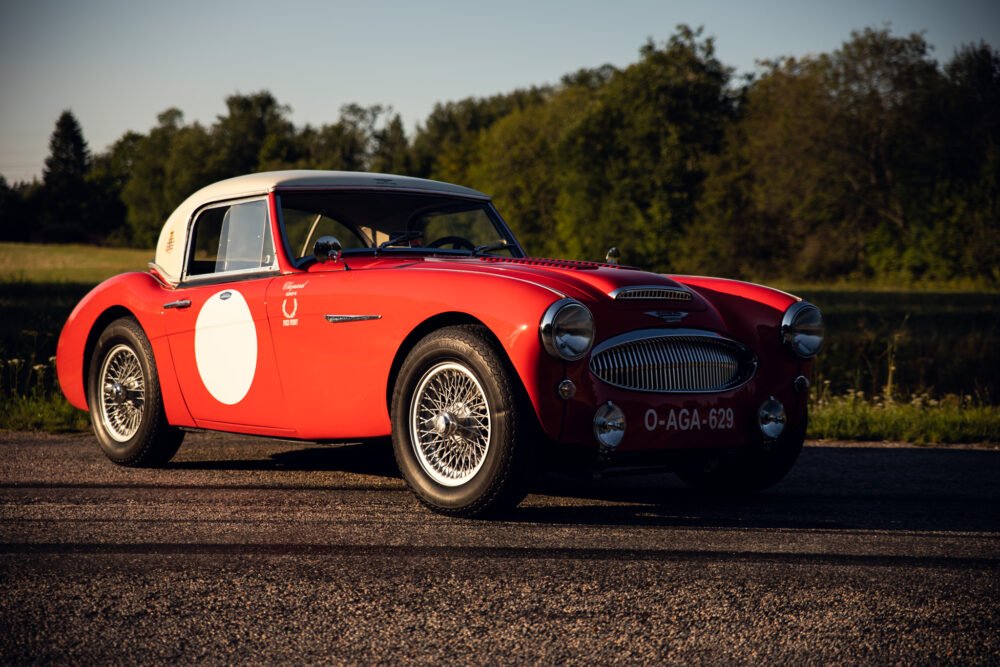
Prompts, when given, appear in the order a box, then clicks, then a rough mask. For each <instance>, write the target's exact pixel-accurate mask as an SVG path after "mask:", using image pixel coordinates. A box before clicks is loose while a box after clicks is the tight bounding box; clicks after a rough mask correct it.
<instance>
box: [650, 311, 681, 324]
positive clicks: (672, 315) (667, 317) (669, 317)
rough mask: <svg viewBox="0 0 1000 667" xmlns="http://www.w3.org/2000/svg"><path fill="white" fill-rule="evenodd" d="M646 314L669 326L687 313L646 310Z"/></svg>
mask: <svg viewBox="0 0 1000 667" xmlns="http://www.w3.org/2000/svg"><path fill="white" fill-rule="evenodd" d="M646 314H647V315H649V316H650V317H655V318H658V319H661V320H663V321H664V322H668V323H670V324H676V323H677V322H680V321H681V320H683V319H684V318H685V317H687V316H688V314H687V313H685V312H683V311H680V310H647V311H646Z"/></svg>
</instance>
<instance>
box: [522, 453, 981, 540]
mask: <svg viewBox="0 0 1000 667" xmlns="http://www.w3.org/2000/svg"><path fill="white" fill-rule="evenodd" d="M998 482H1000V452H996V451H988V450H972V449H929V448H928V449H921V448H901V447H899V448H897V447H893V448H886V447H843V446H838V447H822V446H819V447H816V446H814V447H808V448H806V449H805V450H804V451H803V453H802V455H801V457H800V458H799V461H798V463H797V464H796V466H795V468H793V469H792V471H791V472H790V473H789V475H788V476H787V477H786V478H785V479H784V480H782V481H781V482H780V483H778V484H777V485H775V486H774V487H772V488H771V489H768V490H766V491H764V492H762V493H759V494H756V495H753V496H749V497H743V498H720V497H712V496H707V495H704V494H701V493H698V492H696V491H694V490H692V489H689V488H687V487H685V486H684V485H683V484H682V483H681V482H680V481H679V480H678V479H677V478H676V477H674V476H673V475H670V474H665V475H642V476H636V477H617V478H614V477H612V478H607V479H600V480H597V481H590V480H584V479H574V478H571V477H565V476H556V475H550V476H549V477H548V478H547V479H546V480H545V481H544V482H543V484H542V485H541V486H540V487H539V488H537V489H536V493H537V494H539V495H543V496H547V497H548V498H549V499H558V498H566V499H573V502H570V503H566V504H559V505H558V506H548V503H546V504H544V505H543V504H537V503H536V504H531V503H528V504H526V505H525V506H523V507H521V508H519V509H518V510H516V511H515V512H513V513H512V514H511V515H510V516H509V517H508V519H509V520H513V521H531V522H547V523H600V524H613V525H617V524H622V525H624V524H627V525H636V524H650V525H675V526H688V525H690V526H697V527H728V528H732V527H746V528H809V529H831V530H843V529H846V528H853V529H866V530H899V531H977V532H994V533H998V534H1000V483H998ZM588 500H589V501H592V502H591V503H586V502H584V503H583V504H581V503H580V501H588Z"/></svg>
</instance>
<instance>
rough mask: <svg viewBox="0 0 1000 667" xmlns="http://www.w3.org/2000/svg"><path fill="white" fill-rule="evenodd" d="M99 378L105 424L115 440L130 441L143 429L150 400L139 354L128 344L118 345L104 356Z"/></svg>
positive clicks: (101, 413)
mask: <svg viewBox="0 0 1000 667" xmlns="http://www.w3.org/2000/svg"><path fill="white" fill-rule="evenodd" d="M99 379H100V384H101V394H100V400H99V406H98V409H99V412H100V415H99V416H100V419H101V423H102V424H103V426H104V430H105V431H107V433H108V435H110V436H111V437H112V438H113V439H114V440H116V441H118V442H126V441H128V440H130V439H131V438H133V437H135V434H136V433H137V432H138V431H139V426H140V425H141V424H142V408H143V405H144V404H145V401H146V379H145V376H144V375H143V373H142V365H141V364H140V363H139V357H137V356H136V354H135V351H134V350H132V348H131V347H129V346H128V345H116V346H115V347H114V348H112V349H111V351H110V352H109V353H108V355H107V356H106V357H105V358H104V363H103V364H101V374H100V376H99Z"/></svg>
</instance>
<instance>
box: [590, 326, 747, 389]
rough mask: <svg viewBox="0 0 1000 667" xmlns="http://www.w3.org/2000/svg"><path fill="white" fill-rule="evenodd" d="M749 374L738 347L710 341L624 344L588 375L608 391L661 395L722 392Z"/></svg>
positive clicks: (597, 357) (601, 355) (596, 358)
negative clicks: (612, 389) (645, 392)
mask: <svg viewBox="0 0 1000 667" xmlns="http://www.w3.org/2000/svg"><path fill="white" fill-rule="evenodd" d="M754 368H755V364H754V363H753V359H752V355H750V353H749V352H748V351H747V350H745V348H743V346H741V345H739V344H738V343H736V342H734V341H730V340H727V339H725V338H720V337H718V336H712V335H683V336H678V335H672V336H663V335H652V336H649V337H645V338H639V339H632V340H627V341H624V342H622V343H620V344H617V345H611V346H608V347H606V348H604V349H602V350H599V351H598V352H595V354H594V355H593V356H592V357H591V360H590V370H591V371H592V372H593V373H594V375H596V376H597V377H599V378H600V379H601V380H603V381H604V382H607V383H608V384H610V385H614V386H616V387H621V388H624V389H632V390H635V391H650V392H662V393H686V392H701V393H705V392H721V391H726V390H729V389H732V388H733V387H736V386H739V385H741V384H743V383H744V382H746V381H747V380H749V379H750V377H751V376H752V375H753V371H754Z"/></svg>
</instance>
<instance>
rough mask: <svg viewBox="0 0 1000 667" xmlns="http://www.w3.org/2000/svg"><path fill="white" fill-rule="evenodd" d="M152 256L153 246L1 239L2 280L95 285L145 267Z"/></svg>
mask: <svg viewBox="0 0 1000 667" xmlns="http://www.w3.org/2000/svg"><path fill="white" fill-rule="evenodd" d="M152 259H153V251H152V250H134V249H132V248H100V247H97V246H89V245H55V244H53V245H40V244H34V243H0V283H11V282H28V283H82V284H87V285H96V284H97V283H99V282H101V281H102V280H104V279H105V278H110V277H111V276H113V275H115V274H118V273H124V272H126V271H145V270H146V265H147V264H148V263H149V262H150V261H151V260H152Z"/></svg>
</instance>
